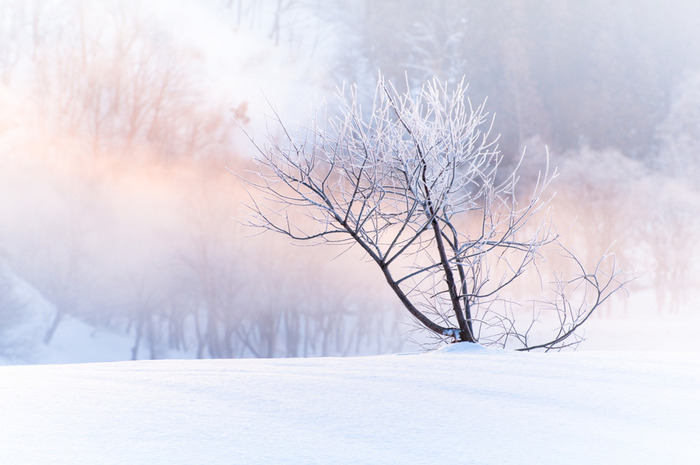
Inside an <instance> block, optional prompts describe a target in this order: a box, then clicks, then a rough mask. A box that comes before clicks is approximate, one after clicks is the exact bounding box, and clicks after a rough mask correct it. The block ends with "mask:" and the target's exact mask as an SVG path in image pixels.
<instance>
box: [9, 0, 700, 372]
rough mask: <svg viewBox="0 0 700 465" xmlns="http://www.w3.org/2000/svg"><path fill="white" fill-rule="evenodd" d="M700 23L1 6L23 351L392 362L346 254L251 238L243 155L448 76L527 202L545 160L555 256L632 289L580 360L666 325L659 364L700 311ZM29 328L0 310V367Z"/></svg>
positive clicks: (374, 280)
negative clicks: (89, 338)
mask: <svg viewBox="0 0 700 465" xmlns="http://www.w3.org/2000/svg"><path fill="white" fill-rule="evenodd" d="M146 3H147V4H146ZM699 22H700V5H696V4H695V3H693V2H685V1H671V2H668V1H666V2H661V1H644V2H642V1H634V0H626V1H617V2H612V3H611V2H602V1H600V2H599V1H587V2H580V1H577V0H565V1H562V0H557V1H555V0H551V1H549V0H532V1H515V0H513V1H501V2H484V1H476V0H475V1H470V0H462V1H456V0H455V1H447V0H445V1H436V0H433V1H425V0H424V1H412V0H411V1H406V0H402V1H398V0H381V1H375V2H370V1H343V0H333V1H320V0H318V1H317V0H307V1H302V0H280V1H277V0H275V1H273V0H269V1H253V0H238V1H236V0H206V1H199V2H194V1H186V0H179V1H162V2H138V1H135V0H134V1H130V0H111V1H106V0H104V1H96V2H83V1H80V0H73V1H70V0H69V1H58V0H55V1H54V0H28V1H19V0H14V1H13V0H0V217H1V218H2V223H0V240H1V242H0V260H2V269H3V277H2V282H0V284H1V285H2V286H3V287H2V288H7V287H8V286H10V284H8V283H12V282H14V280H15V279H19V280H21V281H24V282H26V283H27V284H28V285H29V286H31V287H32V288H33V289H35V290H36V292H37V293H38V294H37V295H40V296H41V298H42V299H44V300H45V302H46V303H47V304H48V308H50V309H51V311H50V312H48V313H46V315H45V318H44V319H43V320H42V323H41V325H40V328H39V330H38V334H40V339H41V343H42V344H50V343H51V340H52V338H53V336H54V334H55V332H56V331H59V330H60V328H61V327H62V325H64V324H66V322H68V321H76V320H79V321H82V322H84V323H87V324H89V325H90V326H92V327H94V328H102V329H107V330H109V331H113V332H116V333H118V334H123V335H125V337H128V338H129V339H130V340H131V341H133V343H132V352H131V354H130V355H131V356H132V357H133V358H147V357H151V358H159V357H164V356H167V355H168V353H169V352H170V351H181V353H187V354H189V355H190V356H196V357H243V356H258V357H263V356H266V357H271V356H307V355H351V354H358V353H359V354H368V353H382V352H392V351H397V350H401V349H402V348H406V347H411V345H410V340H411V338H412V337H413V333H412V329H413V325H412V324H411V323H410V321H409V319H408V318H407V316H406V315H404V312H403V311H402V309H401V308H400V304H399V302H398V301H396V298H395V297H393V296H392V295H391V294H390V292H389V290H388V289H384V287H385V285H384V283H383V282H382V277H381V274H380V273H378V272H377V270H374V269H373V267H372V266H371V264H370V263H367V262H366V261H364V260H363V259H362V256H361V254H360V253H359V251H350V252H349V253H345V254H341V252H343V250H334V249H332V248H330V249H325V248H309V247H298V246H294V245H292V244H289V242H288V241H287V240H286V239H284V238H281V237H275V236H274V235H272V234H263V235H259V231H257V230H253V229H250V228H247V227H246V226H245V223H246V209H245V207H244V202H245V201H246V199H247V198H248V194H247V193H246V190H245V187H244V183H243V182H242V181H241V177H245V176H246V170H248V169H250V168H251V167H252V165H251V160H252V158H253V156H254V153H253V150H252V148H251V145H250V143H249V141H248V140H247V137H246V135H245V133H244V131H245V132H246V133H248V134H251V135H252V136H253V137H254V138H259V137H262V136H264V134H265V132H266V130H267V129H266V121H265V115H266V114H270V113H271V112H272V111H277V112H279V114H280V115H281V117H282V119H283V120H285V121H287V122H289V123H290V124H293V123H294V122H296V121H304V120H307V119H308V118H309V115H310V114H311V111H312V106H313V104H314V103H315V102H320V101H322V100H323V99H328V100H329V101H331V102H332V94H333V92H334V90H335V89H336V87H337V86H340V85H342V84H343V83H358V85H359V88H360V91H361V92H362V91H363V90H364V91H365V94H364V95H366V97H365V98H366V99H367V100H366V102H367V103H369V102H370V101H371V98H372V91H373V87H374V85H373V82H374V81H375V80H376V77H377V74H378V72H379V71H380V70H381V72H382V73H383V74H384V76H385V77H386V79H389V80H392V81H393V82H395V83H396V84H397V85H398V86H403V85H405V84H406V83H408V84H409V85H410V86H411V87H412V88H419V87H420V85H421V83H422V82H423V81H424V80H425V79H428V78H431V77H432V76H438V77H439V78H440V79H442V80H445V81H446V82H448V83H450V82H456V81H459V80H460V79H461V78H462V76H466V80H467V81H468V82H469V83H470V88H469V91H470V96H471V98H472V100H473V101H475V102H481V101H483V100H484V99H486V100H487V104H486V108H487V110H488V111H489V112H491V113H492V114H494V115H495V118H496V119H495V129H494V130H495V131H496V132H498V133H500V134H501V136H500V146H501V149H502V152H503V154H504V160H505V161H504V164H505V165H506V166H514V165H515V164H516V163H517V160H519V158H520V155H521V154H522V152H523V150H525V149H527V151H526V153H527V156H526V158H525V164H524V166H523V171H522V173H521V176H522V181H521V182H522V185H523V186H524V187H527V185H528V183H532V182H534V180H535V179H536V177H537V172H538V170H540V169H541V168H542V167H543V166H544V162H545V154H546V153H547V152H549V154H550V156H551V162H552V163H553V164H554V165H556V166H557V167H558V169H559V172H560V173H561V175H560V177H559V178H558V179H557V180H556V182H555V185H554V187H555V190H556V191H557V195H556V197H555V200H554V201H553V207H554V220H555V222H556V224H558V225H559V229H560V230H561V231H560V232H562V233H564V237H565V242H566V243H567V244H571V245H572V247H575V248H576V249H577V250H580V251H581V254H582V256H583V258H584V260H588V261H593V260H594V259H595V258H596V257H599V256H600V255H601V254H603V253H605V252H606V251H609V250H611V251H614V252H615V253H616V254H617V257H618V260H619V263H620V265H621V266H622V268H624V269H626V270H628V271H629V272H630V275H631V276H635V277H636V279H635V280H634V281H633V282H631V283H630V285H629V286H628V292H629V299H624V298H622V296H621V297H620V298H618V299H616V300H615V301H614V302H612V303H611V304H609V305H608V306H607V307H605V309H603V311H601V312H599V314H598V315H597V316H596V320H595V321H593V322H592V325H593V329H594V330H595V329H596V328H598V333H597V334H607V336H606V337H608V338H613V339H615V338H616V337H618V339H619V340H618V343H617V344H615V343H614V342H611V340H609V339H605V340H604V338H602V337H593V338H592V339H593V340H594V341H595V343H594V344H591V345H590V347H591V348H597V347H611V346H612V347H615V348H625V347H635V348H636V347H637V346H638V342H639V341H640V340H646V339H647V338H649V337H653V336H654V335H655V333H656V331H655V328H658V327H660V325H665V326H663V327H664V328H667V329H668V331H669V332H670V334H668V335H667V336H666V337H664V341H663V343H662V344H663V346H664V347H665V348H677V347H679V344H681V343H680V342H679V341H681V340H683V339H686V340H687V338H688V336H689V332H688V331H689V329H688V325H687V321H689V320H688V319H689V318H696V317H697V315H696V312H697V310H695V308H696V304H697V302H698V295H697V289H698V286H699V285H700V283H698V279H697V278H696V276H697V272H698V267H699V265H698V256H699V255H700V250H699V249H698V247H697V246H696V243H697V242H698V238H699V236H700V232H699V231H700V225H699V224H698V213H699V212H698V210H699V209H700V192H699V190H698V187H697V184H698V183H697V180H696V179H697V176H698V175H699V174H700V157H699V155H700V125H699V123H698V122H699V121H700V55H698V54H697V50H696V46H695V44H698V43H700V31H698V29H697V24H698V23H699ZM330 107H331V108H332V103H331V105H330ZM10 294H11V293H10ZM30 307H31V306H30V305H28V300H27V299H26V298H24V297H21V296H19V295H18V296H16V297H13V296H11V295H10V296H9V297H5V298H4V299H3V300H2V301H0V318H1V320H0V355H2V353H3V352H4V353H5V354H13V353H19V352H22V351H25V349H26V351H29V352H31V344H29V343H27V344H29V345H28V346H27V347H29V348H25V347H24V346H23V348H21V349H20V348H18V347H14V346H13V344H14V343H12V344H11V343H9V342H8V341H10V340H14V339H12V337H14V336H13V334H15V333H16V332H17V331H14V330H13V328H19V327H21V325H22V322H23V321H25V320H27V319H29V317H28V316H26V315H28V314H29V313H31V311H32V310H31V309H30ZM662 322H663V323H662ZM668 322H671V323H668ZM606 325H607V326H606ZM614 325H617V326H614ZM611 327H622V328H632V327H634V328H642V329H641V330H640V331H639V332H638V334H633V335H629V334H628V335H627V336H625V337H619V336H616V335H615V333H614V332H613V333H612V334H608V333H606V331H607V330H606V329H603V328H611ZM669 328H670V329H669ZM624 332H625V331H622V333H624ZM32 337H33V336H32ZM625 338H627V339H625ZM25 342H26V341H25ZM18 344H19V343H18ZM584 347H586V345H585V343H584ZM684 347H685V346H684ZM23 357H25V355H23ZM25 358H31V357H30V356H26V357H25Z"/></svg>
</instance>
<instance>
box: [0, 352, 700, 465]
mask: <svg viewBox="0 0 700 465" xmlns="http://www.w3.org/2000/svg"><path fill="white" fill-rule="evenodd" d="M699 394H700V354H699V353H674V352H663V353H661V352H634V353H632V352H626V353H623V352H569V353H558V354H542V353H540V354H534V353H516V352H509V351H502V350H492V349H484V348H482V347H480V346H475V345H472V344H460V345H453V346H448V347H447V348H445V349H443V350H439V351H436V352H432V353H428V354H408V355H388V356H375V357H357V358H342V359H340V358H314V359H267V360H260V359H256V360H253V359H247V360H189V361H174V360H166V361H137V362H119V363H95V364H75V365H45V366H5V367H0V418H1V419H2V421H0V463H2V464H4V465H15V464H16V465H29V464H53V465H59V464H71V465H73V464H101V465H104V464H120V465H122V464H149V465H154V464H208V465H216V464H227V465H230V464H278V463H284V464H334V463H339V464H431V463H457V464H628V463H629V464H636V465H639V464H659V463H673V464H697V463H698V462H697V457H698V453H699V452H700V444H699V442H698V437H700V395H699Z"/></svg>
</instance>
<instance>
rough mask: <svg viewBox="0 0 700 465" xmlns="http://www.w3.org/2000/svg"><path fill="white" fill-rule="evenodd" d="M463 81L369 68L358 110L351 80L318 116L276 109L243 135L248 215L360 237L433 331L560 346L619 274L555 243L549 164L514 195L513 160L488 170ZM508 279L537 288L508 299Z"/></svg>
mask: <svg viewBox="0 0 700 465" xmlns="http://www.w3.org/2000/svg"><path fill="white" fill-rule="evenodd" d="M466 90H467V86H466V85H465V84H464V82H461V83H460V84H458V85H457V86H455V88H454V89H448V88H447V86H446V85H443V84H441V83H440V82H439V81H437V80H433V81H430V82H428V83H426V84H425V85H424V87H423V88H422V89H420V91H419V92H417V93H415V94H414V93H413V92H411V90H410V89H409V90H408V91H407V92H404V93H402V92H399V91H397V90H396V88H395V87H394V86H392V85H391V84H390V83H385V82H384V81H383V79H381V78H380V79H379V82H378V84H377V87H376V89H375V93H374V102H373V105H372V107H371V109H369V110H368V111H363V109H362V108H361V107H360V104H359V98H358V94H357V88H356V87H351V88H349V89H341V90H340V91H339V92H338V99H339V103H340V105H339V111H338V112H337V116H334V117H332V118H327V119H326V121H325V123H324V125H321V124H314V125H312V126H311V127H309V128H305V129H303V128H302V129H299V130H297V131H295V132H293V131H291V130H290V129H289V128H287V127H286V126H285V125H284V123H283V122H282V121H281V120H280V118H279V117H278V116H277V115H275V118H274V121H273V122H274V123H275V124H276V125H278V126H279V127H280V128H281V129H282V131H281V133H282V134H283V135H284V136H283V137H282V138H281V140H280V139H277V138H274V137H272V136H271V135H270V136H269V137H268V139H267V141H266V142H265V143H263V144H259V143H256V148H257V150H258V158H257V168H258V169H257V172H256V173H255V174H256V177H255V179H254V180H252V181H250V184H251V186H252V187H253V192H252V193H251V203H250V205H249V206H250V208H251V210H252V212H253V218H252V220H251V223H252V224H253V225H254V226H258V227H260V228H263V229H266V230H271V231H275V232H277V233H280V234H284V235H286V236H289V237H290V238H292V239H294V240H296V241H300V242H311V243H329V244H336V245H341V246H357V247H360V248H361V249H362V250H363V251H364V253H365V254H366V255H367V256H368V257H369V258H370V259H371V260H372V261H373V262H374V263H375V264H376V265H377V266H378V267H379V269H380V270H381V272H382V273H383V275H384V278H385V279H386V282H387V285H388V286H389V287H390V288H391V289H392V291H393V292H394V293H395V294H396V296H397V298H398V299H399V300H400V302H401V303H402V304H403V306H404V307H405V308H406V310H407V311H408V312H409V313H410V314H411V315H412V316H413V317H414V318H415V320H416V322H417V323H418V324H419V325H420V326H421V327H422V328H424V329H426V330H427V331H429V333H431V334H433V335H434V336H435V337H437V338H438V339H441V340H448V341H450V340H451V341H468V342H479V343H482V344H485V345H500V346H504V347H505V346H508V347H514V348H517V349H520V350H528V349H534V348H541V349H558V348H563V347H566V346H568V345H571V344H572V341H573V343H575V342H576V341H577V339H576V338H575V337H572V336H574V335H575V332H576V330H577V329H578V328H579V327H580V325H581V324H583V322H585V321H586V319H588V317H589V316H590V315H591V313H592V312H593V311H594V310H595V309H596V308H598V307H599V306H600V305H601V304H602V303H603V302H605V301H606V300H607V299H608V297H609V296H610V295H611V294H612V293H613V292H615V291H617V290H618V289H620V288H621V286H622V285H623V282H622V281H620V280H619V279H618V278H619V272H618V271H617V269H616V267H615V264H614V259H613V257H604V258H602V259H601V260H600V262H598V264H597V265H596V266H595V268H594V270H592V271H588V270H587V269H585V267H584V266H583V264H582V263H581V261H580V260H578V259H577V258H576V256H575V255H574V254H573V253H571V252H569V251H568V250H567V249H565V248H563V246H562V245H561V244H560V242H559V237H558V234H557V233H556V231H555V229H554V227H553V225H552V223H551V220H550V213H549V210H548V204H549V200H550V198H548V197H545V196H544V194H545V191H546V189H547V187H548V186H549V184H550V182H551V181H552V179H553V178H554V177H555V176H556V171H555V170H554V171H551V172H550V170H549V165H548V164H547V170H546V171H545V172H544V173H541V174H540V176H539V177H538V178H537V180H536V182H534V183H533V185H531V186H527V187H528V188H529V192H530V195H529V196H528V197H527V198H525V199H522V198H516V192H522V191H524V190H525V189H523V188H522V187H521V186H518V189H516V185H517V183H518V168H519V165H518V167H516V168H515V169H514V170H513V171H512V172H510V173H507V174H506V175H503V173H500V172H499V171H498V170H499V166H500V163H501V158H502V157H501V154H500V152H499V150H498V146H497V144H496V138H494V137H491V135H490V133H491V128H492V125H493V119H492V118H489V117H488V115H487V113H486V112H485V110H484V106H483V105H473V104H472V103H471V102H470V100H469V99H468V98H467V96H466ZM414 95H415V96H414ZM270 134H272V133H270ZM521 161H522V160H521ZM255 191H257V194H259V195H254V194H255ZM550 264H556V265H557V266H558V268H561V269H557V270H556V272H555V270H552V269H549V268H550V266H549V265H550ZM567 271H573V274H571V275H567V274H566V273H567ZM548 276H551V278H550V277H548ZM520 283H522V284H525V285H527V286H528V287H529V288H530V289H532V290H533V292H535V293H536V295H537V296H536V298H534V299H529V300H528V299H526V300H525V302H526V303H522V301H516V300H515V299H514V298H513V295H514V294H513V292H512V291H513V290H516V289H519V288H522V284H520ZM545 288H549V290H545ZM507 291H511V292H507ZM552 322H554V326H553V328H549V331H547V330H546V328H547V325H548V324H551V323H552ZM543 328H544V330H543Z"/></svg>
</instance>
